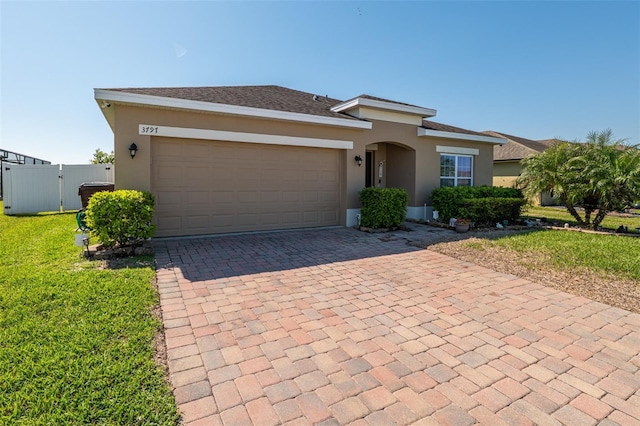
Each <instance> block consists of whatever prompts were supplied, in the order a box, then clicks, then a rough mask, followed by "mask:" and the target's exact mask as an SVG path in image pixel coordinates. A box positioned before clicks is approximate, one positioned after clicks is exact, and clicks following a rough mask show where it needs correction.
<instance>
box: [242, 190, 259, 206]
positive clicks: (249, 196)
mask: <svg viewBox="0 0 640 426" xmlns="http://www.w3.org/2000/svg"><path fill="white" fill-rule="evenodd" d="M236 200H237V202H238V203H252V204H258V203H259V202H260V195H259V193H258V191H238V192H237V193H236Z"/></svg>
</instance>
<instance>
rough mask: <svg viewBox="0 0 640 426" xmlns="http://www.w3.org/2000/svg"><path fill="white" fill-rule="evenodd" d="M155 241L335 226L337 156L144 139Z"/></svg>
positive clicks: (287, 148)
mask: <svg viewBox="0 0 640 426" xmlns="http://www.w3.org/2000/svg"><path fill="white" fill-rule="evenodd" d="M151 145H152V156H153V157H152V191H153V193H154V194H155V195H156V199H157V208H156V216H157V218H156V223H157V224H158V231H157V235H158V236H168V235H189V234H204V233H220V232H237V231H253V230H261V229H283V228H297V227H308V226H327V225H337V224H338V223H339V217H340V214H339V211H340V198H341V197H340V185H341V182H340V176H341V174H340V171H339V169H340V167H339V165H340V151H339V150H332V149H323V148H306V147H291V146H277V145H260V144H248V143H232V142H224V141H193V140H180V139H169V138H156V137H153V138H152V139H151Z"/></svg>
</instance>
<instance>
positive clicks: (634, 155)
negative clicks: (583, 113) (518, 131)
mask: <svg viewBox="0 0 640 426" xmlns="http://www.w3.org/2000/svg"><path fill="white" fill-rule="evenodd" d="M624 142H625V141H624V140H613V133H612V132H611V130H610V129H607V130H604V131H601V132H595V131H592V132H590V133H589V134H588V135H587V140H586V142H584V143H579V142H577V141H574V142H567V141H560V142H558V143H557V144H555V145H553V146H551V147H550V148H549V149H547V150H545V151H543V152H541V153H539V154H536V155H534V156H531V157H528V158H526V159H524V160H523V161H522V174H521V175H520V177H519V178H518V181H517V185H518V186H520V187H521V188H522V190H523V192H524V193H525V194H526V195H528V196H533V195H535V194H538V193H540V192H545V191H547V192H550V193H551V194H552V195H555V196H557V197H558V198H559V199H560V201H561V202H562V204H563V205H564V206H565V207H566V209H567V211H568V212H569V213H570V214H571V215H572V216H573V217H574V218H575V219H576V221H577V222H578V224H579V225H581V226H591V227H593V229H597V228H598V226H599V225H600V223H601V222H602V220H603V219H604V218H605V216H606V215H607V214H608V213H609V212H612V211H619V210H622V209H624V208H625V207H627V206H629V205H630V204H632V203H633V202H634V200H637V199H639V198H640V149H639V148H638V146H627V145H624ZM578 206H579V207H582V208H583V214H582V216H581V215H580V212H579V211H578V210H577V209H576V207H578ZM594 213H595V216H594V217H593V221H591V218H592V216H593V215H594Z"/></svg>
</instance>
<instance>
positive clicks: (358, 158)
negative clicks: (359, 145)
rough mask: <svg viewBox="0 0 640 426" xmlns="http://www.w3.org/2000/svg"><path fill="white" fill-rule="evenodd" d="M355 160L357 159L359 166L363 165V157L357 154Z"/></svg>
mask: <svg viewBox="0 0 640 426" xmlns="http://www.w3.org/2000/svg"><path fill="white" fill-rule="evenodd" d="M354 160H356V163H358V167H360V166H362V157H360V156H359V155H356V158H354Z"/></svg>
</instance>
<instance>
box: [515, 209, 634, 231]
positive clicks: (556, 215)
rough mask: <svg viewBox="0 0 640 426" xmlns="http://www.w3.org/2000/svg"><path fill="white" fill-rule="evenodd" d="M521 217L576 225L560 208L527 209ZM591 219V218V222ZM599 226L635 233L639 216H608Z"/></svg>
mask: <svg viewBox="0 0 640 426" xmlns="http://www.w3.org/2000/svg"><path fill="white" fill-rule="evenodd" d="M523 216H524V217H528V218H537V219H539V218H543V217H544V218H547V219H550V220H555V221H559V222H563V223H565V222H566V223H569V224H571V225H576V224H577V222H576V220H575V218H574V217H573V216H571V215H570V214H569V212H567V209H565V208H562V207H528V208H527V210H526V212H525V213H524V214H523ZM593 217H594V216H592V217H591V219H592V220H593ZM600 225H601V226H602V227H603V228H607V229H617V228H618V227H619V226H620V225H622V226H626V227H628V228H629V231H634V232H635V231H636V228H638V227H640V216H615V215H611V214H609V215H607V216H606V217H605V218H604V220H603V221H602V223H601V224H600Z"/></svg>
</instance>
